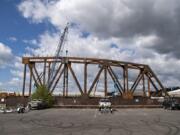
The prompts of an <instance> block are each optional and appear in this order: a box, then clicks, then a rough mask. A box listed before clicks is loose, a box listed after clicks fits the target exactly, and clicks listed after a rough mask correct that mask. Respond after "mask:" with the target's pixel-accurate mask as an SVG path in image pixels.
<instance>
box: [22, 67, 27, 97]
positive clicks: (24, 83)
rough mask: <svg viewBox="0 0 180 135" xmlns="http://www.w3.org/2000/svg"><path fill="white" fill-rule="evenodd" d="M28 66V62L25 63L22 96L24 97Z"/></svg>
mask: <svg viewBox="0 0 180 135" xmlns="http://www.w3.org/2000/svg"><path fill="white" fill-rule="evenodd" d="M26 67H27V64H25V65H24V76H23V90H22V96H23V97H24V93H25V85H26Z"/></svg>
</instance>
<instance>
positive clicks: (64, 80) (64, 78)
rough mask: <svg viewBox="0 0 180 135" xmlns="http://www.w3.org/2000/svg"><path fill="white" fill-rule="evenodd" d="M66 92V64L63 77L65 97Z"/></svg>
mask: <svg viewBox="0 0 180 135" xmlns="http://www.w3.org/2000/svg"><path fill="white" fill-rule="evenodd" d="M65 91H66V64H64V76H63V97H64V96H65Z"/></svg>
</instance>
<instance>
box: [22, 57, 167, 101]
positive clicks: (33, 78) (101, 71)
mask: <svg viewBox="0 0 180 135" xmlns="http://www.w3.org/2000/svg"><path fill="white" fill-rule="evenodd" d="M54 62H57V63H58V65H57V67H56V70H57V72H56V74H55V75H54V78H53V81H52V82H51V83H50V85H49V88H48V89H49V92H50V93H53V91H54V90H55V88H56V87H57V84H58V83H60V80H62V82H61V83H62V84H63V87H62V91H63V96H68V91H69V89H68V82H69V79H68V78H69V75H70V74H71V76H72V78H73V80H74V82H75V84H76V86H77V88H78V91H79V92H80V95H81V96H85V97H89V96H90V95H92V91H93V89H94V88H95V87H96V84H97V82H98V80H99V78H100V76H101V75H103V83H104V85H103V93H104V96H107V95H108V79H109V78H108V77H107V76H110V78H111V79H112V81H113V83H114V84H115V85H116V88H117V90H118V92H119V95H120V96H122V97H123V98H133V95H134V92H135V91H137V87H138V85H141V86H142V92H143V93H144V95H145V92H146V91H147V92H149V94H150V93H152V92H151V91H152V89H153V91H154V93H155V94H157V95H158V96H162V94H163V93H166V91H165V89H164V87H163V85H162V83H161V81H160V80H159V79H158V77H157V76H156V75H155V73H154V72H153V71H152V69H151V68H150V67H149V66H148V65H145V64H139V63H131V62H124V61H116V60H108V59H97V58H84V57H58V58H57V57H23V58H22V63H23V64H24V79H23V90H22V94H23V96H24V95H25V93H28V94H29V96H30V95H31V91H32V82H34V83H35V84H36V85H38V86H41V85H45V84H46V83H47V81H49V76H50V72H51V71H50V70H51V66H52V64H53V63H54ZM40 64H41V65H43V66H41V70H42V71H41V72H39V71H38V69H37V67H38V65H40ZM74 64H79V65H81V66H80V67H79V68H82V67H83V68H82V69H80V70H81V71H82V75H83V76H82V78H83V81H82V82H80V81H79V79H78V77H77V74H76V73H75V72H74V69H73V65H74ZM90 65H95V66H97V67H98V72H97V73H96V72H92V71H89V70H88V66H90ZM27 67H28V68H29V70H27ZM114 68H120V69H121V70H122V74H121V75H118V73H117V72H116V71H115V70H114ZM129 70H135V71H138V74H137V75H136V76H134V78H135V80H134V81H133V82H132V80H131V82H130V81H129V80H130V79H129V74H130V72H129ZM28 71H29V74H27V72H28ZM90 72H91V73H90ZM88 73H90V74H95V77H94V79H93V81H92V82H87V80H89V79H88ZM119 76H121V79H120V78H119ZM27 77H28V78H27ZM27 80H28V83H27V84H28V85H29V87H28V89H26V82H27ZM87 83H90V87H89V88H88V87H87ZM130 83H131V85H130ZM82 84H83V86H82ZM26 90H27V91H26ZM149 96H150V95H149Z"/></svg>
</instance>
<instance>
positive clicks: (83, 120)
mask: <svg viewBox="0 0 180 135" xmlns="http://www.w3.org/2000/svg"><path fill="white" fill-rule="evenodd" d="M0 135H180V111H170V110H163V109H117V110H116V111H114V113H113V114H111V113H100V112H99V111H98V110H97V109H47V110H35V111H30V112H28V113H24V114H17V113H7V114H2V113H0Z"/></svg>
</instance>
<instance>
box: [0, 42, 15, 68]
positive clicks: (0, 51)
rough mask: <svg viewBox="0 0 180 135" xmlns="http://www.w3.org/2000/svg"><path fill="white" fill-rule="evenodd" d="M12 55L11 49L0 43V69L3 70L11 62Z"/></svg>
mask: <svg viewBox="0 0 180 135" xmlns="http://www.w3.org/2000/svg"><path fill="white" fill-rule="evenodd" d="M12 59H13V54H12V51H11V49H10V48H9V47H8V46H6V45H5V44H3V43H1V42H0V68H4V67H6V66H7V65H9V64H10V63H11V62H12Z"/></svg>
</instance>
